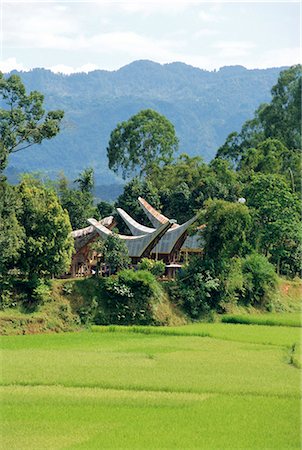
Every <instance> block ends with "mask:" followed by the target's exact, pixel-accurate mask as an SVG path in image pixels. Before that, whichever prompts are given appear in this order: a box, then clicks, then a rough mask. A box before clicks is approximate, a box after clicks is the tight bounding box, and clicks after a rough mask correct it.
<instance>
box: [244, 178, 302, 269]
mask: <svg viewBox="0 0 302 450" xmlns="http://www.w3.org/2000/svg"><path fill="white" fill-rule="evenodd" d="M245 196H246V199H247V204H248V206H250V207H252V208H254V210H255V214H254V217H253V230H254V233H253V234H254V238H255V246H256V249H257V250H258V251H261V252H262V253H264V254H265V255H266V256H268V258H269V260H270V261H271V262H272V263H273V264H275V266H276V267H277V270H278V272H281V273H284V274H288V275H296V273H300V270H301V250H302V249H301V242H302V236H301V221H300V213H301V202H300V201H299V199H298V197H297V196H296V195H295V194H294V193H293V192H292V191H291V188H290V186H289V185H288V184H287V183H286V181H285V180H284V178H283V177H282V176H280V175H273V174H257V175H256V176H255V177H254V178H253V179H252V181H251V183H250V184H248V185H247V187H246V189H245Z"/></svg>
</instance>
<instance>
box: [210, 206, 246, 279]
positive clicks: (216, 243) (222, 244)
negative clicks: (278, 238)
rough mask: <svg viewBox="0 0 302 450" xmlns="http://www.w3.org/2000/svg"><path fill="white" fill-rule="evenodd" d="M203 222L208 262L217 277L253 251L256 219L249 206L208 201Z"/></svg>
mask: <svg viewBox="0 0 302 450" xmlns="http://www.w3.org/2000/svg"><path fill="white" fill-rule="evenodd" d="M205 206H206V210H205V213H204V217H203V220H204V222H205V223H206V228H205V230H204V231H203V238H204V242H205V245H204V260H205V263H206V264H205V266H208V267H209V269H210V270H212V271H213V273H214V274H216V275H218V274H220V273H221V272H222V271H223V270H225V268H226V267H227V266H228V264H229V260H230V259H231V258H234V257H241V256H245V255H246V254H247V253H248V251H249V250H250V245H249V242H248V240H249V234H250V231H251V224H252V219H251V215H250V212H249V209H248V207H247V206H245V205H243V204H240V203H230V202H226V201H224V200H208V201H207V202H206V204H205Z"/></svg>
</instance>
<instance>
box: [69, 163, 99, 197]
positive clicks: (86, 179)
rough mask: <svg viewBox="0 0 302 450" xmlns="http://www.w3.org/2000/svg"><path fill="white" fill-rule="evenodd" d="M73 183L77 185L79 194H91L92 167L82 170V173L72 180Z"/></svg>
mask: <svg viewBox="0 0 302 450" xmlns="http://www.w3.org/2000/svg"><path fill="white" fill-rule="evenodd" d="M74 183H77V184H78V185H79V187H80V191H81V192H83V193H84V192H90V193H91V192H92V189H93V188H94V171H93V168H92V167H89V168H87V169H84V170H83V172H81V173H80V175H79V178H77V179H76V180H74Z"/></svg>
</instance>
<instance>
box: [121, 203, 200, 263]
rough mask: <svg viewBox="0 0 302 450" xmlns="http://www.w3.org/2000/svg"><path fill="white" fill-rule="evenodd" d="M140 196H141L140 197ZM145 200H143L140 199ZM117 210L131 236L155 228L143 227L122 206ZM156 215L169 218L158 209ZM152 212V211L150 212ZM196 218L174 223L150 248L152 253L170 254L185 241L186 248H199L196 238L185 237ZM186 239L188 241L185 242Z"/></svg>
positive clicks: (151, 231) (139, 234) (150, 231)
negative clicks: (152, 247)
mask: <svg viewBox="0 0 302 450" xmlns="http://www.w3.org/2000/svg"><path fill="white" fill-rule="evenodd" d="M140 198H141V197H140ZM141 200H142V201H144V202H145V200H143V199H141ZM145 203H146V204H147V205H149V204H148V203H147V202H145ZM149 206H150V208H152V210H153V211H156V210H155V209H154V208H153V207H152V206H151V205H149ZM117 212H118V213H119V215H120V217H121V218H122V219H123V220H124V222H125V223H126V225H127V226H128V228H129V229H130V231H131V233H132V234H133V236H141V235H143V234H145V233H153V232H154V231H155V230H156V228H149V227H145V226H144V225H141V224H140V223H138V222H136V220H134V219H133V218H132V217H131V216H129V214H127V213H126V211H124V210H123V209H122V208H117ZM156 212H157V217H159V216H161V219H160V220H163V218H164V219H165V220H166V221H167V220H169V219H168V218H167V217H165V216H164V215H162V214H160V213H159V212H158V211H156ZM152 213H153V212H152ZM196 220H197V216H194V217H192V218H191V219H190V220H188V221H187V222H185V223H183V224H182V225H178V224H174V225H176V226H175V227H173V226H172V227H171V228H170V229H169V230H168V231H167V233H165V234H164V235H163V237H162V238H161V239H160V241H159V243H158V244H157V245H156V246H155V247H154V249H153V250H152V253H161V254H170V253H171V252H172V251H173V250H179V249H180V248H181V247H182V245H183V244H184V242H186V243H187V245H186V248H187V247H188V244H189V245H192V244H193V245H194V246H195V247H194V248H196V249H197V248H200V246H199V245H198V243H197V238H195V240H194V241H193V240H192V237H191V236H188V237H187V231H188V228H189V226H190V225H192V224H193V223H194V222H195V221H196ZM187 241H188V242H187Z"/></svg>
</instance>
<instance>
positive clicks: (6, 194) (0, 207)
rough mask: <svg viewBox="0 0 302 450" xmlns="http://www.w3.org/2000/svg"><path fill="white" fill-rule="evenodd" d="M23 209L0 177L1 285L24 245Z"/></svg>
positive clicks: (10, 188) (18, 198) (12, 189)
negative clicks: (21, 219) (21, 213)
mask: <svg viewBox="0 0 302 450" xmlns="http://www.w3.org/2000/svg"><path fill="white" fill-rule="evenodd" d="M21 208H22V204H21V200H20V197H19V196H18V195H17V194H16V192H15V190H14V188H13V187H12V186H10V185H9V184H8V183H7V182H6V181H5V180H4V179H1V177H0V285H1V277H3V276H6V275H7V274H8V272H9V270H10V269H12V268H14V267H15V264H16V262H17V261H18V259H19V257H20V252H21V251H22V247H23V245H24V229H23V227H22V226H21V224H20V223H19V221H18V218H17V216H18V215H19V214H20V211H21ZM0 291H1V289H0Z"/></svg>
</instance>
